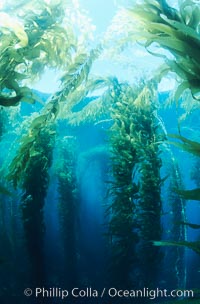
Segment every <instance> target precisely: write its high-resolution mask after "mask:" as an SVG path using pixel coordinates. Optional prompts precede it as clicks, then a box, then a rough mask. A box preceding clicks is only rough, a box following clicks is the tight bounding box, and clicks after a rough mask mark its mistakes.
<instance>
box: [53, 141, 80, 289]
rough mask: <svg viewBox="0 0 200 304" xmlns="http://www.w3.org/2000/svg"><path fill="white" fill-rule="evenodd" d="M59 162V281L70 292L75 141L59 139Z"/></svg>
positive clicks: (73, 281) (74, 252)
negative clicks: (61, 265)
mask: <svg viewBox="0 0 200 304" xmlns="http://www.w3.org/2000/svg"><path fill="white" fill-rule="evenodd" d="M57 150H58V155H59V163H58V164H57V177H58V212H59V222H60V233H61V237H62V252H63V258H64V264H63V270H64V272H63V275H64V277H63V279H62V281H63V282H65V284H66V286H67V287H68V288H69V289H70V288H71V289H72V288H74V286H78V232H79V227H78V222H79V217H78V215H79V199H78V188H77V178H76V156H75V150H76V149H75V138H74V137H69V138H68V139H67V138H66V137H65V138H63V140H62V142H59V145H58V147H57Z"/></svg>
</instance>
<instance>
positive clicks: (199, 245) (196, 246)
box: [153, 241, 200, 254]
mask: <svg viewBox="0 0 200 304" xmlns="http://www.w3.org/2000/svg"><path fill="white" fill-rule="evenodd" d="M153 245H154V246H178V247H187V248H189V249H192V250H193V251H195V252H196V253H197V254H200V241H196V242H187V241H180V242H176V241H153Z"/></svg>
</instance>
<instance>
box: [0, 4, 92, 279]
mask: <svg viewBox="0 0 200 304" xmlns="http://www.w3.org/2000/svg"><path fill="white" fill-rule="evenodd" d="M61 7H62V2H60V6H57V7H56V13H55V14H54V13H52V11H51V10H53V9H54V8H55V7H54V6H53V7H51V6H50V7H48V6H47V4H46V2H45V3H42V4H41V7H40V6H39V7H37V9H41V14H40V17H38V15H37V14H34V12H31V13H30V11H29V13H28V14H27V15H26V19H25V22H24V29H25V30H26V32H25V30H23V34H24V36H25V37H26V38H27V40H26V44H25V45H22V46H21V45H20V46H21V47H22V48H25V49H23V52H21V51H20V46H19V47H17V48H15V46H14V43H16V41H18V38H19V37H18V36H19V33H18V32H17V33H16V31H17V29H18V28H12V27H11V29H10V30H11V32H12V33H13V35H14V36H13V37H14V38H13V41H12V43H13V48H14V50H13V52H12V53H11V54H10V53H9V56H6V55H5V58H6V59H7V60H8V62H7V64H8V67H9V72H10V74H8V76H9V84H10V83H14V84H15V88H14V87H11V86H10V85H7V82H6V81H5V80H6V77H5V75H3V77H2V87H1V90H2V92H3V95H2V99H1V100H3V103H2V105H3V106H12V105H17V103H18V102H19V101H20V100H21V98H22V96H21V92H22V91H23V92H24V93H25V95H26V98H27V97H29V95H30V98H31V100H33V99H34V94H33V93H32V91H31V90H30V89H28V88H27V87H24V86H21V82H20V80H21V78H20V80H19V79H18V78H17V79H16V77H15V76H16V75H15V73H14V74H13V70H18V69H24V66H23V64H24V65H26V63H27V62H26V61H27V60H29V61H30V62H29V64H28V65H27V69H26V70H25V71H26V73H27V74H26V77H28V76H29V78H31V77H36V76H38V75H39V74H40V73H41V72H42V71H43V67H44V66H45V62H46V64H47V66H48V65H49V67H51V66H52V67H57V68H62V69H65V71H66V72H65V74H64V75H63V76H62V78H61V83H62V86H61V89H60V90H59V91H58V92H57V93H55V94H54V95H53V96H51V97H50V99H49V100H48V102H47V103H46V104H45V105H44V107H43V109H42V110H41V113H40V114H35V113H34V114H33V117H32V118H30V120H31V123H29V122H28V123H27V124H28V125H29V127H28V128H29V129H28V131H27V134H24V135H23V137H22V139H21V140H20V147H19V148H18V151H17V155H16V156H15V157H14V158H13V160H12V162H11V164H10V167H9V174H8V180H9V181H12V183H13V185H14V187H15V188H19V189H21V190H22V191H23V192H22V198H21V209H22V220H23V225H24V232H25V240H26V247H27V252H28V256H29V260H30V263H31V266H32V271H31V275H32V276H33V281H35V282H37V283H39V282H40V283H41V282H44V279H45V271H44V264H45V263H44V252H43V251H44V232H45V227H44V215H43V209H44V203H45V197H46V193H47V189H48V183H49V168H50V166H51V163H52V157H53V154H52V153H53V148H54V141H55V136H56V128H55V120H56V118H57V115H58V112H59V109H60V108H61V106H62V104H64V102H66V100H67V96H68V95H69V94H70V93H71V92H72V91H73V90H75V89H76V88H77V87H78V86H79V85H80V84H82V82H84V81H85V79H86V78H87V75H88V73H89V70H90V66H91V64H92V62H93V60H94V58H95V56H96V53H95V51H94V52H91V55H88V54H87V51H86V50H84V48H83V47H82V46H80V52H79V50H77V53H76V54H74V55H73V58H72V56H71V53H70V51H72V49H73V51H74V50H75V45H74V36H73V33H72V32H71V25H69V27H68V28H67V30H66V29H65V28H63V27H62V18H63V15H62V14H61V12H62V10H63V9H64V8H63V7H62V9H61ZM6 17H8V20H10V19H9V16H7V15H6ZM60 24H61V25H60ZM20 30H22V28H21V27H20ZM55 33H57V35H54V34H55ZM17 35H18V36H17ZM16 36H17V38H16ZM29 36H30V37H29ZM20 37H21V36H20ZM4 40H5V39H4ZM63 40H66V41H67V42H66V44H65V47H66V48H61V45H60V43H62V42H63ZM9 43H10V44H11V42H9ZM47 45H48V47H47V49H45V47H46V46H47ZM72 45H73V47H72ZM11 49H12V46H11V47H10V50H11ZM60 49H62V51H63V52H62V51H60ZM18 50H19V51H18ZM32 50H34V51H35V52H32ZM73 51H72V52H73ZM5 52H6V49H5ZM18 52H19V54H18ZM67 52H68V53H69V54H68V56H66V55H67ZM58 53H59V54H58ZM20 54H21V57H20V58H21V60H20V58H18V59H19V60H18V61H17V59H16V58H15V57H16V56H18V55H20ZM26 54H27V56H29V57H28V58H26ZM22 59H23V60H24V61H22ZM25 59H26V61H25ZM4 61H5V60H3V58H2V61H1V62H4ZM9 62H11V63H10V64H9ZM19 63H20V65H19V67H18V64H19ZM69 63H70V64H69ZM67 64H69V66H68V67H67V70H66V66H67ZM36 66H37V68H36ZM40 66H41V69H40ZM34 67H35V68H34ZM34 71H35V73H34ZM38 73H39V74H38ZM17 75H18V74H17ZM18 82H19V83H18ZM18 90H20V93H19V92H18ZM13 91H14V92H13ZM4 93H5V94H6V95H5V94H4ZM12 94H14V95H16V96H14V97H13V96H12ZM17 94H18V95H17ZM4 95H5V96H4ZM18 97H20V98H18ZM13 98H14V99H16V98H17V102H15V103H13V102H12V103H10V100H12V101H13Z"/></svg>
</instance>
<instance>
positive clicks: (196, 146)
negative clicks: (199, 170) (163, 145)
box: [168, 134, 200, 156]
mask: <svg viewBox="0 0 200 304" xmlns="http://www.w3.org/2000/svg"><path fill="white" fill-rule="evenodd" d="M168 136H169V137H171V138H174V139H178V140H180V142H178V141H168V143H169V144H172V145H174V146H176V147H178V148H181V149H182V150H184V151H187V152H189V153H192V154H194V155H196V156H200V143H198V142H196V141H193V140H190V139H187V138H185V137H183V136H181V135H178V134H177V135H176V134H168Z"/></svg>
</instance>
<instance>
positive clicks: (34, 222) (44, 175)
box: [9, 126, 54, 284]
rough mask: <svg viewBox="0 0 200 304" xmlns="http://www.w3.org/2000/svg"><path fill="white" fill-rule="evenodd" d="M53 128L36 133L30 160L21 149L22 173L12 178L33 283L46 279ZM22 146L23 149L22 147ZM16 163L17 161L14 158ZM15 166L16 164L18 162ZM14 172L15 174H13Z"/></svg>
mask: <svg viewBox="0 0 200 304" xmlns="http://www.w3.org/2000/svg"><path fill="white" fill-rule="evenodd" d="M53 129H54V127H53V126H49V127H48V128H46V129H45V128H43V129H41V130H40V131H39V133H38V138H37V141H35V142H34V145H33V147H34V150H33V149H32V150H31V151H29V153H30V155H29V156H30V157H29V159H27V158H26V154H25V150H24V151H23V149H22V152H24V155H23V157H25V159H23V160H24V161H25V162H26V163H24V162H22V163H21V166H22V167H23V165H25V167H24V168H23V169H22V170H23V173H22V172H20V173H18V174H19V175H18V180H15V177H14V176H12V175H11V176H10V177H9V178H10V179H12V178H14V180H13V182H14V185H15V187H17V186H19V187H20V188H21V189H22V191H23V194H22V198H21V211H22V221H23V226H24V234H25V243H26V248H27V253H28V257H29V261H30V265H31V276H32V277H31V279H32V281H33V282H34V283H40V284H41V283H43V282H44V281H45V279H46V277H45V269H44V265H45V263H44V233H45V226H44V214H43V209H44V203H45V197H46V193H47V188H48V183H49V173H48V170H49V168H50V166H51V163H52V157H53V153H52V152H53V146H54V137H53V138H52V137H51V135H50V133H51V132H54V131H53ZM24 147H25V146H24ZM15 161H17V159H15ZM18 166H19V163H18ZM15 173H16V172H15Z"/></svg>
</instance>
